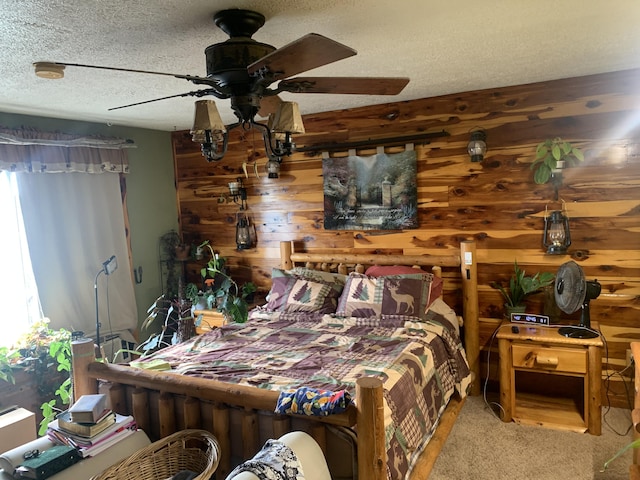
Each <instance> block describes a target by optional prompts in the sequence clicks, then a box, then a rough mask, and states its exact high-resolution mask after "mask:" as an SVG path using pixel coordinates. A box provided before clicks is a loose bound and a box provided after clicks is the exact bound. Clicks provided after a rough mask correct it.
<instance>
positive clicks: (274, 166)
mask: <svg viewBox="0 0 640 480" xmlns="http://www.w3.org/2000/svg"><path fill="white" fill-rule="evenodd" d="M281 163H282V158H278V159H277V160H269V161H268V162H267V165H266V168H267V178H278V177H279V176H280V164H281Z"/></svg>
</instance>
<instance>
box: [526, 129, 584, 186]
mask: <svg viewBox="0 0 640 480" xmlns="http://www.w3.org/2000/svg"><path fill="white" fill-rule="evenodd" d="M583 161H584V154H583V153H582V150H580V149H579V148H576V147H574V146H573V145H571V144H570V143H569V142H565V141H564V140H562V139H561V138H560V137H556V138H554V139H547V140H545V141H544V142H541V143H539V144H538V146H537V148H536V158H535V160H534V161H533V163H532V164H531V170H534V173H533V180H534V181H535V182H536V183H538V184H542V183H547V182H548V181H549V180H550V179H552V178H557V177H558V175H559V173H560V172H561V169H562V168H564V167H565V163H566V164H567V165H574V164H576V163H577V162H583Z"/></svg>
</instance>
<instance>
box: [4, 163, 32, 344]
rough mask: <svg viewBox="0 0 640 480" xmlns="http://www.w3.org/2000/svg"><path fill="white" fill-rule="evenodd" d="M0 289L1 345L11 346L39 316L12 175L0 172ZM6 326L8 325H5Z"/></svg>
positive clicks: (16, 189) (13, 176)
mask: <svg viewBox="0 0 640 480" xmlns="http://www.w3.org/2000/svg"><path fill="white" fill-rule="evenodd" d="M0 221H1V222H2V227H3V228H2V230H3V232H2V235H1V236H0V265H1V266H0V292H2V298H3V300H4V301H3V308H2V320H3V323H6V324H7V325H4V326H3V329H2V335H0V346H11V345H12V344H13V343H14V342H15V341H16V340H17V338H18V337H19V336H20V334H22V333H23V332H25V331H26V330H28V328H29V326H30V325H31V323H33V322H35V321H38V320H39V319H41V318H42V308H41V307H40V300H39V297H38V289H37V287H36V282H35V278H34V275H33V269H32V267H31V257H30V256H29V248H28V247H27V239H26V235H25V229H24V223H23V220H22V209H21V208H20V197H19V195H18V184H17V182H16V178H15V174H14V173H9V172H6V171H2V172H0ZM7 327H8V328H7Z"/></svg>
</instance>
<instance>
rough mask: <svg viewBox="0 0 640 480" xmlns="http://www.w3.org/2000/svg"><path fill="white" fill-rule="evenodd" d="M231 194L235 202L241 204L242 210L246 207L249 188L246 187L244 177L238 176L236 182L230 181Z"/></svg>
mask: <svg viewBox="0 0 640 480" xmlns="http://www.w3.org/2000/svg"><path fill="white" fill-rule="evenodd" d="M229 195H230V196H231V197H232V198H233V202H234V203H237V204H238V205H240V210H244V209H245V208H246V205H245V202H246V201H247V189H246V188H244V184H243V183H242V178H240V177H238V179H237V180H236V181H235V182H229Z"/></svg>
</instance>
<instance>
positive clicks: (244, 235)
mask: <svg viewBox="0 0 640 480" xmlns="http://www.w3.org/2000/svg"><path fill="white" fill-rule="evenodd" d="M236 246H237V248H238V250H247V249H249V248H252V247H253V236H252V235H251V224H250V222H249V218H248V217H247V216H246V215H245V214H243V215H239V216H238V221H237V223H236Z"/></svg>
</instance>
